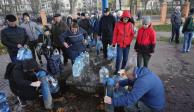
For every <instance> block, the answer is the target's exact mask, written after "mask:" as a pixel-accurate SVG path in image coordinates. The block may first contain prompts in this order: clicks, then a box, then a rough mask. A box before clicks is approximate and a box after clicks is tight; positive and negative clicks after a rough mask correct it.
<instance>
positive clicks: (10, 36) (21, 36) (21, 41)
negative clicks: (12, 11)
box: [1, 15, 29, 62]
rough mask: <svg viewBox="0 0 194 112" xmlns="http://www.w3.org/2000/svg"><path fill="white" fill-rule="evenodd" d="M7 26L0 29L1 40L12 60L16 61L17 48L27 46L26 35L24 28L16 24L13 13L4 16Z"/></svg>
mask: <svg viewBox="0 0 194 112" xmlns="http://www.w3.org/2000/svg"><path fill="white" fill-rule="evenodd" d="M5 19H6V22H7V24H8V26H7V27H6V28H4V29H3V30H2V31H1V42H2V44H3V45H5V46H6V47H7V50H8V54H9V56H10V58H11V61H12V62H17V59H16V58H17V53H18V50H19V48H22V47H25V48H27V44H28V39H29V38H28V35H27V33H26V31H25V29H24V28H21V27H18V26H17V21H16V20H17V19H16V17H15V16H14V15H7V16H6V17H5Z"/></svg>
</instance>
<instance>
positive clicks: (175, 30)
mask: <svg viewBox="0 0 194 112" xmlns="http://www.w3.org/2000/svg"><path fill="white" fill-rule="evenodd" d="M171 24H172V35H171V38H170V40H169V41H170V43H171V42H173V40H174V36H175V42H176V43H177V44H178V43H179V35H180V33H179V30H180V26H181V24H182V19H181V12H180V6H177V7H176V8H175V11H174V12H173V14H172V15H171Z"/></svg>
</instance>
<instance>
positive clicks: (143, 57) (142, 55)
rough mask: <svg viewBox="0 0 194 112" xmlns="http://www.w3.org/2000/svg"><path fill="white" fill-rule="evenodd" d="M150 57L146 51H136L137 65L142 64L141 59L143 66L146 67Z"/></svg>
mask: <svg viewBox="0 0 194 112" xmlns="http://www.w3.org/2000/svg"><path fill="white" fill-rule="evenodd" d="M150 58H151V55H150V54H148V53H137V67H141V66H142V60H143V66H144V67H148V63H149V60H150Z"/></svg>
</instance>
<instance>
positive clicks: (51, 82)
mask: <svg viewBox="0 0 194 112" xmlns="http://www.w3.org/2000/svg"><path fill="white" fill-rule="evenodd" d="M47 81H48V83H49V88H50V92H51V93H57V92H58V91H59V84H58V81H57V80H56V79H55V78H54V77H52V76H51V75H50V74H48V75H47Z"/></svg>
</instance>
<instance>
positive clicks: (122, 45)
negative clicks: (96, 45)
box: [112, 10, 134, 74]
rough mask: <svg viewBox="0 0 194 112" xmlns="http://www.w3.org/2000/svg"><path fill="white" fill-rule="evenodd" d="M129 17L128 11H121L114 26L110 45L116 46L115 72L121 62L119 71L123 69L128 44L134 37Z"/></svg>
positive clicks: (126, 58)
mask: <svg viewBox="0 0 194 112" xmlns="http://www.w3.org/2000/svg"><path fill="white" fill-rule="evenodd" d="M131 20H132V19H131V15H130V12H129V11H128V10H125V11H123V14H122V16H121V19H120V21H118V22H117V23H116V24H115V28H114V35H113V41H112V45H113V46H115V45H117V58H116V71H115V74H117V72H118V70H119V69H120V64H121V61H122V60H123V61H122V66H121V69H124V68H125V66H126V64H127V60H128V54H129V49H130V44H131V42H132V40H133V37H134V31H133V24H132V23H131V22H130V21H131Z"/></svg>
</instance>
